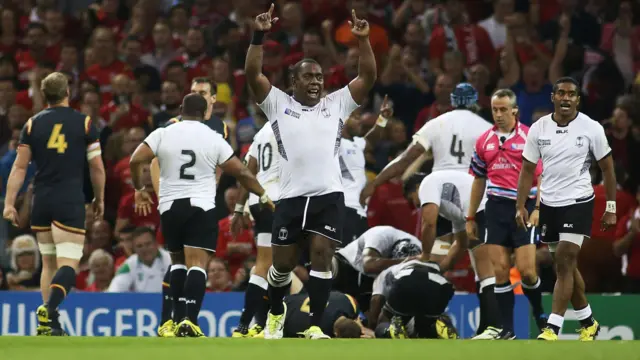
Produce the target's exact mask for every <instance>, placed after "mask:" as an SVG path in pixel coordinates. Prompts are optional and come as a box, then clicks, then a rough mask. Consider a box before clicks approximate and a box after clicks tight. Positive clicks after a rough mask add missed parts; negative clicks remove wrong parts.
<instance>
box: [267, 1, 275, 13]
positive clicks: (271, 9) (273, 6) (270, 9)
mask: <svg viewBox="0 0 640 360" xmlns="http://www.w3.org/2000/svg"><path fill="white" fill-rule="evenodd" d="M274 8H275V5H273V3H271V7H269V11H268V12H269V16H271V14H273V9H274Z"/></svg>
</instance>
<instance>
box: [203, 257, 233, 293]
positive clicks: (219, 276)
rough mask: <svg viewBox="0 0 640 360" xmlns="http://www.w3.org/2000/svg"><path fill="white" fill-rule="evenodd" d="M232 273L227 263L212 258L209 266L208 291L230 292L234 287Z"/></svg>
mask: <svg viewBox="0 0 640 360" xmlns="http://www.w3.org/2000/svg"><path fill="white" fill-rule="evenodd" d="M231 279H232V277H231V273H230V272H229V266H228V265H227V263H226V262H225V261H224V260H222V259H219V258H215V257H214V258H211V260H210V261H209V266H208V267H207V292H229V291H231V290H232V289H233V282H232V281H231Z"/></svg>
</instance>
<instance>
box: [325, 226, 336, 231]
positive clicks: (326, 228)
mask: <svg viewBox="0 0 640 360" xmlns="http://www.w3.org/2000/svg"><path fill="white" fill-rule="evenodd" d="M324 229H325V230H327V231H331V232H336V228H332V227H331V226H329V225H325V226H324Z"/></svg>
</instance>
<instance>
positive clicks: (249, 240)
mask: <svg viewBox="0 0 640 360" xmlns="http://www.w3.org/2000/svg"><path fill="white" fill-rule="evenodd" d="M230 243H234V244H238V243H242V244H246V245H247V247H251V249H252V250H251V254H252V255H254V256H255V254H256V244H255V241H254V240H253V230H251V229H244V230H242V231H241V232H240V234H238V236H237V237H236V238H234V237H233V234H231V216H227V217H226V218H224V219H222V220H220V221H219V222H218V245H217V248H216V256H217V257H219V258H221V259H224V260H226V261H227V262H228V263H229V272H230V273H231V277H232V278H233V277H234V276H236V271H238V269H240V268H242V267H243V266H244V261H245V260H246V259H247V258H248V257H249V256H251V255H245V254H240V253H234V254H230V255H229V254H227V248H228V245H229V244H230Z"/></svg>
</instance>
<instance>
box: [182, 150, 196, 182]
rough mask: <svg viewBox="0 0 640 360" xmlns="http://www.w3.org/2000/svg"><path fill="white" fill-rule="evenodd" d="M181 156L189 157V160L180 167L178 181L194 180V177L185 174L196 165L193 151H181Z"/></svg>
mask: <svg viewBox="0 0 640 360" xmlns="http://www.w3.org/2000/svg"><path fill="white" fill-rule="evenodd" d="M182 155H187V156H189V157H190V158H191V160H189V162H187V163H185V164H183V165H182V166H180V179H183V180H194V179H195V178H196V177H195V176H194V175H190V174H186V173H185V170H187V169H188V168H190V167H192V166H193V165H195V164H196V153H194V152H193V150H182Z"/></svg>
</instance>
